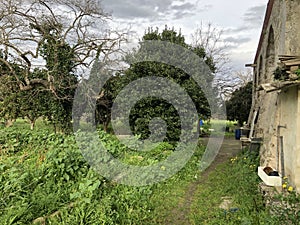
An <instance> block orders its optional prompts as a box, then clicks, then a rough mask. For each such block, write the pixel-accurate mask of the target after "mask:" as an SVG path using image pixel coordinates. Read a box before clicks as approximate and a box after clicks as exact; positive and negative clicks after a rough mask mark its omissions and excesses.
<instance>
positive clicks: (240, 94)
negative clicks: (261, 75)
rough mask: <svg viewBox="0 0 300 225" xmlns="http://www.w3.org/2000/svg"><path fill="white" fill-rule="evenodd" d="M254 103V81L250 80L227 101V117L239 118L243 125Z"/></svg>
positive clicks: (240, 123)
mask: <svg viewBox="0 0 300 225" xmlns="http://www.w3.org/2000/svg"><path fill="white" fill-rule="evenodd" d="M251 105H252V82H248V83H247V84H246V85H245V86H243V87H241V88H239V89H237V90H235V91H234V92H233V93H232V95H231V98H230V99H229V100H228V101H226V111H227V119H228V120H231V121H234V120H237V121H238V123H239V125H240V126H242V125H243V123H244V122H247V120H248V116H249V113H250V110H251Z"/></svg>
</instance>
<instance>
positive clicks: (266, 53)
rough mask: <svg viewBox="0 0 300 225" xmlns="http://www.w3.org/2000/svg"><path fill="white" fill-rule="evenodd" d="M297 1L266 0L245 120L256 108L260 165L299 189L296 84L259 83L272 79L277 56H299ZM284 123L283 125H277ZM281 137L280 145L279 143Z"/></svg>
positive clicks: (299, 0) (299, 104)
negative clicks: (270, 86)
mask: <svg viewBox="0 0 300 225" xmlns="http://www.w3.org/2000/svg"><path fill="white" fill-rule="evenodd" d="M299 12H300V0H270V1H269V5H268V9H267V12H266V17H265V22H264V26H263V30H262V34H261V39H260V43H259V46H258V50H257V54H256V57H255V61H254V64H253V66H254V82H253V83H254V90H255V91H254V93H253V95H254V99H255V101H254V103H253V105H252V112H251V114H250V118H249V121H252V120H253V119H254V118H252V117H253V115H254V113H253V112H254V111H258V117H257V118H256V120H255V121H256V124H255V128H254V129H255V132H254V136H255V137H261V138H262V139H263V144H262V146H261V151H260V155H261V166H271V167H273V168H276V169H278V170H279V172H280V171H281V168H280V154H279V152H280V150H281V147H282V149H283V151H284V165H285V172H286V174H285V175H287V176H288V177H290V179H291V182H292V183H293V184H295V185H296V186H297V190H298V191H299V192H300V176H299V174H300V135H298V133H300V114H299V112H300V94H299V91H298V87H294V88H290V89H289V88H288V89H286V90H280V91H274V92H270V93H266V91H264V90H261V89H260V90H258V88H259V87H261V84H266V83H272V82H274V74H273V73H274V70H275V69H276V67H277V66H278V62H279V56H280V55H300V13H299ZM284 125H286V126H287V128H286V129H285V128H280V126H284ZM280 136H282V137H283V146H281V144H280Z"/></svg>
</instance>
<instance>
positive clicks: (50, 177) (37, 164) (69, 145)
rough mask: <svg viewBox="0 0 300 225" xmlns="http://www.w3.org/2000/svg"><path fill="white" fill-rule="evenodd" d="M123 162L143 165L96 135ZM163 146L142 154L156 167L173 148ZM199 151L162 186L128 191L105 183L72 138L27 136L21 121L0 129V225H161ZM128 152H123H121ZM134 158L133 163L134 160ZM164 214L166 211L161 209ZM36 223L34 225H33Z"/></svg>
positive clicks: (45, 133) (192, 173) (42, 133)
mask: <svg viewBox="0 0 300 225" xmlns="http://www.w3.org/2000/svg"><path fill="white" fill-rule="evenodd" d="M100 133H101V135H102V136H103V137H104V136H105V138H104V139H103V140H105V141H106V143H108V145H110V146H112V147H113V151H125V153H124V152H123V153H122V154H121V153H120V154H116V155H119V156H121V157H123V161H125V162H129V163H131V164H138V165H142V164H143V162H141V161H140V159H141V158H139V157H138V156H139V153H137V152H132V151H129V150H127V149H126V147H124V146H122V145H121V144H120V143H119V142H117V141H116V139H115V138H114V137H111V136H110V135H108V134H104V133H102V132H100ZM170 148H171V147H170V145H169V144H167V143H164V144H162V145H160V146H159V147H158V148H157V149H156V150H154V151H151V152H149V154H148V155H147V154H144V155H143V160H142V161H145V162H146V164H149V162H150V163H151V162H152V163H155V162H157V161H159V160H161V159H163V158H164V155H165V153H167V154H169V153H170V151H172V149H170ZM203 151H204V148H203V147H201V146H200V147H199V148H198V149H197V150H196V153H195V154H194V156H193V157H192V158H191V160H190V162H189V163H188V164H187V165H186V166H185V167H184V169H182V170H181V171H180V172H179V173H177V174H176V175H174V176H173V177H171V178H170V179H169V180H167V181H165V182H161V183H158V184H154V185H151V186H144V187H130V186H125V185H120V184H117V183H115V182H111V181H108V180H106V179H105V178H104V177H102V176H101V175H99V174H98V173H96V172H95V171H94V170H92V169H91V168H90V166H89V165H88V164H87V162H86V161H85V159H84V158H83V157H82V155H81V152H80V151H79V149H78V147H77V145H76V142H75V138H74V136H72V135H63V134H55V133H53V132H51V131H50V130H48V129H40V130H38V131H30V130H28V129H27V127H24V126H23V124H22V122H21V123H20V124H17V125H16V126H14V127H11V128H5V129H0V190H1V192H0V221H1V225H8V224H32V223H33V222H34V221H36V222H37V221H40V223H41V224H44V223H46V224H68V225H72V224H74V225H75V224H76V225H78V224H95V225H96V224H160V223H161V224H164V220H165V218H166V217H167V215H168V212H169V211H168V209H170V210H171V209H172V208H174V207H176V205H177V203H178V200H179V199H180V198H182V197H183V195H184V190H185V187H186V186H187V185H188V183H189V182H191V181H192V180H195V179H196V174H197V168H198V166H199V165H198V162H199V161H200V160H199V159H200V156H201V155H202V153H203ZM126 152H127V153H126ZM136 159H138V160H137V161H135V160H136ZM166 209H167V210H166ZM37 224H38V222H37Z"/></svg>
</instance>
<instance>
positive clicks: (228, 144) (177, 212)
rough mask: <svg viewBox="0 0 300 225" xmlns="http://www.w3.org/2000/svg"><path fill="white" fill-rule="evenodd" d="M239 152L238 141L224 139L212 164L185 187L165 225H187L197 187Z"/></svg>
mask: <svg viewBox="0 0 300 225" xmlns="http://www.w3.org/2000/svg"><path fill="white" fill-rule="evenodd" d="M203 141H204V144H206V142H207V140H203ZM240 150H241V146H240V142H239V141H237V140H235V139H233V138H227V139H224V142H223V144H222V147H221V149H220V151H219V153H218V155H217V157H216V159H215V160H214V162H213V163H212V164H211V165H210V166H209V167H208V168H207V169H206V170H205V171H204V172H203V173H202V174H201V175H200V177H199V179H198V180H196V181H194V182H193V183H191V184H190V185H189V186H188V187H187V189H186V192H185V195H184V198H183V199H181V201H180V202H179V204H178V206H177V208H175V209H173V210H172V212H171V214H170V216H169V218H168V219H167V221H166V224H169V225H189V224H190V221H189V215H190V211H191V207H192V204H193V202H194V200H195V199H194V198H195V193H196V192H197V190H198V188H199V186H200V185H203V184H204V183H205V182H206V181H207V179H208V178H209V177H210V176H211V174H212V172H213V171H215V170H216V168H217V167H218V166H219V165H221V164H223V163H225V162H228V160H229V159H230V158H231V157H233V156H235V155H236V154H238V152H239V151H240Z"/></svg>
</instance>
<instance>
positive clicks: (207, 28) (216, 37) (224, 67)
mask: <svg viewBox="0 0 300 225" xmlns="http://www.w3.org/2000/svg"><path fill="white" fill-rule="evenodd" d="M222 35H223V30H222V29H218V28H217V27H214V26H213V24H212V23H208V24H206V25H205V24H203V23H201V24H200V26H199V27H198V28H197V29H196V31H195V32H194V34H193V35H192V45H193V46H202V47H203V48H204V49H205V50H206V53H207V54H208V55H209V56H211V57H212V58H213V59H214V63H215V64H216V72H215V79H214V85H215V87H216V88H217V89H218V90H219V93H220V95H221V97H222V98H223V99H225V100H226V99H228V98H229V97H230V96H231V94H232V92H233V91H234V90H236V89H237V88H240V87H242V86H244V85H246V84H247V83H248V82H249V81H251V79H252V72H251V70H245V71H234V70H233V68H232V67H231V66H230V59H229V52H228V47H229V46H228V44H227V43H226V41H224V40H223V39H222Z"/></svg>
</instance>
